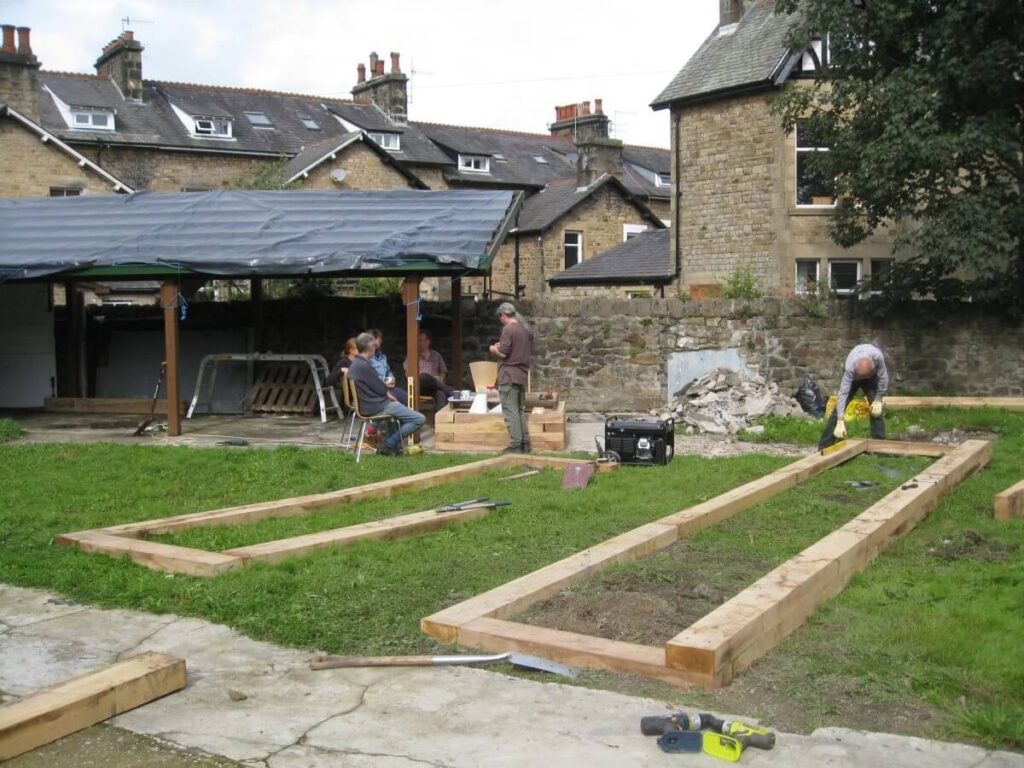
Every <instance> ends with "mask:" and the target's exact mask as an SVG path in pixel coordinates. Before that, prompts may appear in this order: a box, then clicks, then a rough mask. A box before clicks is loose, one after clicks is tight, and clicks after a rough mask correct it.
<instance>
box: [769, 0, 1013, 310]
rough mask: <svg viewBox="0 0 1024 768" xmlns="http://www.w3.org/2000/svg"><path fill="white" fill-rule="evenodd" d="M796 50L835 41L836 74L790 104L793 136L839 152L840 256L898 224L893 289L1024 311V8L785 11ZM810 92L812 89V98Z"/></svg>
mask: <svg viewBox="0 0 1024 768" xmlns="http://www.w3.org/2000/svg"><path fill="white" fill-rule="evenodd" d="M776 5H777V11H778V12H780V13H791V12H794V11H799V12H800V13H801V18H802V21H801V22H800V24H799V25H798V26H797V28H796V29H795V30H794V33H793V37H792V40H791V43H792V45H793V49H794V50H804V49H805V48H806V47H807V46H808V44H809V43H810V42H811V41H812V40H814V39H816V38H820V37H821V36H822V33H823V32H826V31H827V33H828V43H829V49H830V54H831V62H830V63H828V62H825V63H823V65H822V66H821V67H820V68H819V69H818V72H817V74H816V76H815V78H814V80H813V82H807V83H795V84H794V85H793V86H791V87H788V88H787V89H786V90H784V91H783V92H782V94H781V95H780V97H779V99H778V100H777V101H776V103H775V110H776V113H777V114H778V115H780V116H781V118H782V121H783V124H784V125H785V127H786V128H787V129H788V130H792V129H793V128H794V126H795V125H796V122H797V120H798V119H799V120H807V121H808V128H809V129H810V130H812V131H814V132H815V133H816V134H817V135H818V136H819V137H820V138H821V139H823V140H824V141H825V142H826V145H827V146H828V147H829V148H830V151H829V152H821V153H815V156H814V158H813V160H814V162H815V163H817V164H820V170H821V172H822V173H825V174H828V176H829V177H830V178H834V179H835V183H836V186H837V195H838V203H837V205H836V210H835V215H834V216H833V217H832V220H831V223H830V234H831V236H832V238H833V239H834V240H835V241H836V242H837V243H839V244H841V245H843V246H851V245H854V244H856V243H860V242H862V241H864V240H865V239H866V238H867V237H869V236H870V235H871V233H872V232H874V231H875V230H876V229H877V228H878V227H879V226H882V225H884V224H885V223H886V222H891V221H897V222H900V226H899V228H898V234H897V237H896V241H895V245H894V251H895V253H896V255H898V256H900V257H901V258H900V259H899V260H898V261H897V262H896V264H895V265H894V268H893V269H891V270H889V271H888V273H887V274H886V276H885V278H884V285H873V286H870V287H871V288H872V289H875V290H878V289H882V290H883V292H884V294H885V295H886V296H888V297H890V298H893V299H897V300H903V299H907V298H910V297H913V296H920V295H928V296H933V297H935V298H937V299H944V298H963V297H971V298H972V299H973V300H976V301H988V302H1000V303H1004V302H1005V303H1008V304H1010V305H1011V306H1012V307H1013V308H1014V309H1015V310H1016V311H1017V312H1020V311H1021V309H1022V307H1024V203H1022V187H1024V2H1021V0H866V2H859V3H854V2H852V1H851V0H778V2H777V4H776ZM802 85H807V87H801V86H802Z"/></svg>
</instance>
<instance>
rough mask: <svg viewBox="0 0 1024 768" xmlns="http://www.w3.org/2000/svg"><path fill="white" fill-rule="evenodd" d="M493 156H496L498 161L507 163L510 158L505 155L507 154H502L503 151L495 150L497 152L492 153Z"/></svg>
mask: <svg viewBox="0 0 1024 768" xmlns="http://www.w3.org/2000/svg"><path fill="white" fill-rule="evenodd" d="M492 157H493V158H494V159H495V160H497V161H498V162H499V163H507V162H508V158H507V157H505V156H504V155H503V154H501V152H495V153H494V154H493V155H492Z"/></svg>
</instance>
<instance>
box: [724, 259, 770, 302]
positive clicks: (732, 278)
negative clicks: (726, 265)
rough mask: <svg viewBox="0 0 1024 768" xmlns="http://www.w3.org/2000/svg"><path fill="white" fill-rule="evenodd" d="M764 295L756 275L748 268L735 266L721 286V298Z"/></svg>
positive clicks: (747, 297) (743, 297) (756, 297)
mask: <svg viewBox="0 0 1024 768" xmlns="http://www.w3.org/2000/svg"><path fill="white" fill-rule="evenodd" d="M762 296H764V293H763V292H762V291H761V288H760V286H759V285H758V283H757V277H756V276H755V275H754V273H753V272H751V271H750V270H749V269H746V268H742V267H737V268H736V269H734V270H733V273H732V274H731V275H729V277H728V278H726V281H725V285H723V286H722V298H723V299H760V298H761V297H762Z"/></svg>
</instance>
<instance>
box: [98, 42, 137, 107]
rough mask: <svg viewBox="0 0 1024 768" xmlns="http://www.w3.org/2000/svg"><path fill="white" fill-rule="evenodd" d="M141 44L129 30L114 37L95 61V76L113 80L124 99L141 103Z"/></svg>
mask: <svg viewBox="0 0 1024 768" xmlns="http://www.w3.org/2000/svg"><path fill="white" fill-rule="evenodd" d="M142 51H143V47H142V43H140V42H139V41H138V40H136V39H135V33H134V32H132V31H131V30H130V29H128V30H125V31H124V32H122V33H121V36H120V37H115V38H114V39H113V40H111V41H110V42H109V43H107V44H106V45H105V46H103V52H102V53H101V54H100V57H99V58H98V59H96V74H97V75H99V76H100V77H106V78H109V79H111V80H113V81H114V82H115V83H116V84H117V87H118V88H120V89H121V93H122V94H124V97H125V98H126V99H134V100H135V101H142Z"/></svg>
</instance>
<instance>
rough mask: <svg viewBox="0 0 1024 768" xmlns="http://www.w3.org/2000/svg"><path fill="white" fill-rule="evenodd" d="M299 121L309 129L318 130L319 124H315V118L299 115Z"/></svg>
mask: <svg viewBox="0 0 1024 768" xmlns="http://www.w3.org/2000/svg"><path fill="white" fill-rule="evenodd" d="M299 122H300V123H302V124H303V125H304V126H306V127H307V128H308V129H309V130H311V131H319V130H320V126H319V125H318V124H317V122H316V120H314V119H313V118H312V117H305V116H301V117H299Z"/></svg>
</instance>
